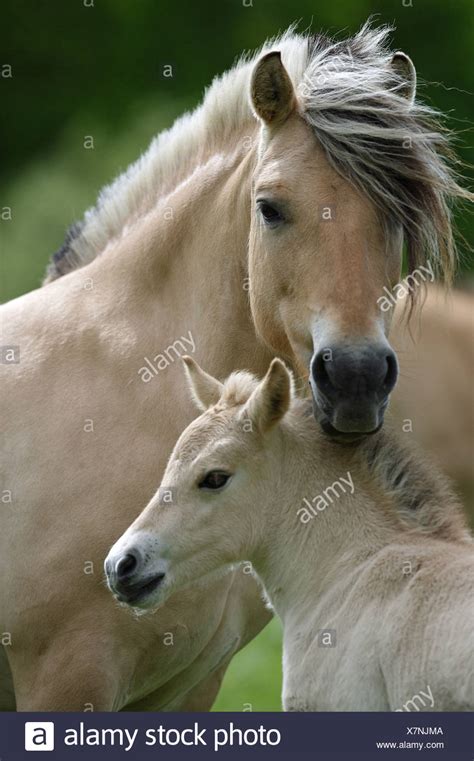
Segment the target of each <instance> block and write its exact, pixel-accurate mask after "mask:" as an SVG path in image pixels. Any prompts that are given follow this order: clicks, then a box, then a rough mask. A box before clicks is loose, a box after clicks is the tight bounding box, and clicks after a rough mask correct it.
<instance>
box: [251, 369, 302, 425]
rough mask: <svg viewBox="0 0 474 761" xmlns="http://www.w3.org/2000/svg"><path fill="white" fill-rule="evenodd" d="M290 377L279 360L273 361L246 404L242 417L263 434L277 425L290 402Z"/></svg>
mask: <svg viewBox="0 0 474 761" xmlns="http://www.w3.org/2000/svg"><path fill="white" fill-rule="evenodd" d="M291 386H292V381H291V375H290V373H289V372H288V370H287V369H286V367H285V365H284V364H283V362H282V361H281V360H280V359H274V360H273V361H272V363H271V365H270V367H269V369H268V371H267V374H266V375H265V377H264V379H263V380H262V381H261V382H260V383H259V384H258V386H257V388H256V389H255V391H254V392H253V393H252V395H251V396H250V398H249V400H248V402H247V403H246V405H245V407H244V409H243V411H242V417H245V418H246V419H248V420H250V421H251V422H252V423H254V424H255V426H256V427H257V428H258V429H259V430H260V431H262V433H265V432H266V431H268V430H270V428H272V427H273V426H274V425H276V423H278V422H279V421H280V420H281V419H282V417H283V416H284V415H285V413H286V412H287V411H288V408H289V406H290V402H291Z"/></svg>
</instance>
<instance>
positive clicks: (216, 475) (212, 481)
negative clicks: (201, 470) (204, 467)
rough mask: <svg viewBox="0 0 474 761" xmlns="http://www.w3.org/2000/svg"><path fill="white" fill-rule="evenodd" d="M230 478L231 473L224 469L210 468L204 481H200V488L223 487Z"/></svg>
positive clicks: (215, 488)
mask: <svg viewBox="0 0 474 761" xmlns="http://www.w3.org/2000/svg"><path fill="white" fill-rule="evenodd" d="M229 478H230V473H225V472H224V471H223V470H210V471H209V473H206V475H205V476H204V478H203V479H202V481H200V482H199V483H198V488H199V489H213V490H214V491H216V490H217V489H222V488H223V487H224V486H225V485H226V483H227V481H228V480H229Z"/></svg>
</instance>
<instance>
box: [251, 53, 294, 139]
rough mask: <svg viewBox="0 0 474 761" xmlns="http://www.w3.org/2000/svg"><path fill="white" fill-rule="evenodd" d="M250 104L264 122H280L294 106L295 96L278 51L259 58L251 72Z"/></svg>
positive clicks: (271, 123)
mask: <svg viewBox="0 0 474 761" xmlns="http://www.w3.org/2000/svg"><path fill="white" fill-rule="evenodd" d="M250 94H251V98H252V105H253V107H254V109H255V113H256V114H257V116H259V117H260V119H262V120H263V121H264V122H265V124H269V125H273V124H282V123H283V122H284V121H285V119H287V118H288V116H289V115H290V114H291V112H292V111H293V110H294V108H295V107H296V96H295V91H294V89H293V85H292V82H291V79H290V77H289V76H288V72H287V71H286V69H285V67H284V66H283V64H282V62H281V55H280V53H279V52H278V51H273V52H272V53H267V55H264V56H263V58H260V60H259V61H258V63H257V65H256V66H255V69H254V70H253V74H252V82H251V86H250Z"/></svg>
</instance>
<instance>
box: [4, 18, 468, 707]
mask: <svg viewBox="0 0 474 761" xmlns="http://www.w3.org/2000/svg"><path fill="white" fill-rule="evenodd" d="M388 31H389V30H387V29H372V28H371V27H369V26H367V25H366V26H365V27H364V28H363V29H362V30H361V31H360V32H359V33H358V34H356V35H355V36H354V37H352V38H349V39H347V40H344V41H342V42H333V41H331V40H328V39H327V38H324V37H316V38H306V37H302V36H298V35H295V34H294V33H293V32H289V33H288V34H286V35H285V36H283V37H282V38H280V39H278V40H277V41H274V42H273V43H272V44H271V45H269V46H267V47H266V48H265V49H264V50H263V51H261V53H259V54H258V56H256V57H254V58H253V59H251V60H246V61H244V62H240V63H239V64H238V65H237V66H236V67H235V68H234V69H232V70H231V71H230V72H228V73H227V74H225V75H224V76H223V77H222V78H220V79H218V80H217V81H216V82H215V83H214V84H213V85H212V87H211V88H210V90H209V91H208V92H207V94H206V96H205V98H204V102H203V104H202V105H201V106H200V107H199V108H198V109H197V110H196V111H195V112H194V113H192V114H190V115H187V116H185V117H184V118H183V119H181V120H179V121H178V122H177V123H176V124H175V125H174V126H173V127H172V129H171V130H169V131H168V132H166V133H164V134H162V135H160V136H159V137H158V138H157V139H156V140H155V141H153V142H152V144H151V146H150V148H149V150H148V152H147V153H145V154H144V155H143V156H142V158H140V159H139V161H138V162H137V163H136V164H134V165H133V166H132V167H130V168H129V169H128V170H127V171H126V172H125V173H124V174H123V175H122V176H121V177H119V178H118V179H117V180H116V181H115V182H114V183H113V184H112V185H111V186H110V187H108V188H106V189H105V190H104V191H103V192H102V193H101V195H100V197H99V200H98V203H97V206H96V207H95V208H94V209H91V210H89V211H88V212H87V213H86V215H85V218H84V220H83V222H82V223H80V224H79V225H76V226H75V227H74V228H73V229H72V230H71V231H70V233H69V235H68V238H67V239H66V242H65V244H64V246H63V248H62V249H61V250H60V251H59V252H58V253H57V254H56V255H55V257H54V261H53V263H52V265H51V267H50V270H49V275H48V278H47V285H46V287H44V288H41V289H39V290H37V291H34V292H32V293H29V294H27V295H25V296H23V297H21V298H19V299H17V300H15V301H13V302H11V303H9V304H7V305H5V306H4V307H3V312H2V318H3V324H4V326H5V329H4V336H3V340H2V343H3V344H4V345H7V346H13V347H17V348H16V349H13V350H10V353H11V352H12V351H13V357H14V361H13V362H11V363H10V364H8V365H6V364H2V371H3V375H4V376H5V381H4V384H5V390H6V393H5V394H4V395H3V396H4V398H7V399H8V408H7V409H6V411H5V412H4V414H3V421H4V433H5V435H4V437H3V441H4V442H5V445H6V446H5V451H4V453H3V454H2V461H3V463H4V468H5V478H4V479H3V481H4V483H3V488H4V491H3V493H2V502H3V505H2V517H1V520H2V526H1V531H0V571H1V573H2V578H3V580H4V583H3V584H2V590H1V603H0V633H2V639H1V642H2V644H3V645H4V648H3V658H2V659H1V661H0V669H1V672H2V674H3V678H2V689H3V695H2V699H1V706H2V707H3V708H9V707H10V708H12V707H13V705H14V704H13V701H12V694H13V691H12V681H11V677H10V672H9V670H8V669H10V670H11V675H12V677H13V684H14V691H15V697H16V706H17V708H18V709H19V710H78V711H82V710H90V709H91V708H93V709H94V710H96V711H97V710H119V709H122V708H124V707H127V708H133V709H143V710H145V709H150V710H168V709H169V710H173V709H174V710H191V709H201V710H205V709H207V708H209V707H210V706H211V705H212V702H213V700H214V698H215V695H216V694H217V690H218V687H219V684H220V680H221V678H222V674H223V672H224V670H225V667H226V664H227V663H228V662H229V660H230V658H231V657H232V655H233V654H234V653H235V652H236V651H237V650H238V649H239V648H241V647H243V646H244V645H245V643H246V642H248V641H249V640H250V639H251V638H252V637H254V636H255V635H256V634H257V632H258V631H260V629H261V628H262V627H263V626H264V625H265V623H266V622H267V621H268V620H269V613H268V611H266V610H265V608H264V606H263V605H262V603H261V600H260V595H259V592H258V589H257V586H256V584H255V582H254V581H253V580H252V579H251V578H249V577H248V576H243V575H242V574H241V573H235V572H233V573H230V574H228V575H227V576H225V577H221V578H220V579H218V580H215V581H213V583H212V584H211V585H209V586H200V587H198V588H196V589H193V590H192V591H185V592H183V593H182V594H180V595H179V596H177V597H176V599H174V600H171V601H170V602H169V604H168V605H166V606H165V608H163V609H162V610H161V611H160V615H159V616H149V617H146V618H145V619H143V620H140V621H138V620H136V619H135V618H134V617H133V616H130V615H129V612H128V611H127V610H123V609H122V608H120V607H119V606H117V605H115V604H114V602H113V600H112V598H111V596H110V595H109V594H108V592H107V590H106V587H105V584H104V582H103V576H102V566H103V559H104V558H105V556H106V554H107V552H108V550H109V548H110V547H111V545H112V544H113V542H114V541H115V540H116V539H117V537H119V536H120V535H121V534H122V533H123V531H124V530H125V528H126V527H127V526H128V525H129V524H130V522H131V520H132V519H133V518H134V516H135V514H136V512H138V511H139V509H140V506H141V505H145V504H146V503H147V501H148V500H149V498H150V496H151V495H152V493H153V491H154V488H155V485H156V483H157V480H159V478H160V475H161V473H162V472H163V470H164V467H165V464H166V459H167V457H168V454H169V452H170V451H171V449H172V447H173V445H174V443H175V441H176V439H177V437H178V435H179V433H180V432H181V431H182V430H183V429H184V428H185V426H186V425H187V424H188V423H189V422H190V420H191V419H192V417H193V416H194V411H193V408H192V406H191V404H190V403H189V400H188V398H187V393H186V388H185V384H184V382H183V380H182V378H181V373H180V372H179V369H178V368H177V367H176V364H175V360H176V358H177V357H178V356H179V355H180V354H181V355H182V354H185V353H188V354H189V353H191V354H195V356H196V357H197V358H198V359H199V360H200V361H201V362H203V363H205V365H206V367H208V368H209V370H210V371H211V372H212V373H213V374H215V375H218V376H220V377H224V376H226V375H227V374H228V373H229V372H231V371H232V370H234V369H236V368H239V367H241V368H244V367H245V368H248V369H249V370H250V371H252V372H255V373H257V374H260V375H261V374H263V372H264V371H265V368H266V367H267V366H268V363H269V361H270V359H271V357H272V356H273V355H274V354H275V353H276V354H278V355H280V356H283V357H284V358H285V359H286V360H287V362H288V363H289V364H290V365H291V367H292V368H293V369H294V370H295V372H296V373H297V374H298V375H300V376H303V377H304V379H305V385H306V382H307V379H308V375H309V376H310V380H311V384H312V388H313V391H314V396H315V402H316V403H315V412H316V415H317V417H318V419H319V420H320V422H321V425H322V426H323V427H324V429H325V430H326V431H327V433H328V434H333V435H335V436H338V437H340V438H342V439H344V438H345V437H347V438H349V439H350V438H352V437H356V436H358V435H360V434H363V433H367V432H370V431H371V430H373V429H374V428H375V427H377V426H378V425H379V424H380V423H381V420H382V416H383V410H384V407H385V405H386V401H387V396H388V393H389V391H390V389H391V388H392V386H393V384H394V383H395V379H396V360H395V356H394V353H393V351H392V349H391V348H390V346H389V344H388V340H387V338H386V334H387V333H388V329H389V324H390V321H391V313H390V312H386V313H382V312H381V310H380V309H379V306H378V304H377V298H379V297H380V295H381V294H382V293H383V288H384V286H385V287H387V288H391V287H392V286H393V285H394V284H395V283H396V281H397V279H398V278H399V276H400V261H401V247H402V242H403V240H405V243H406V248H407V252H408V257H409V262H410V267H411V268H412V267H415V266H418V265H422V264H423V262H425V263H426V262H427V258H428V256H429V257H430V263H431V265H432V266H433V267H434V268H436V269H438V270H439V271H440V272H441V274H445V275H448V276H449V274H450V271H451V269H452V263H453V258H454V248H453V242H452V236H451V227H450V216H449V212H448V202H450V201H451V200H453V199H454V198H456V197H459V196H464V195H466V194H465V192H464V191H463V190H462V189H461V188H460V187H459V186H458V185H457V183H456V181H455V180H454V179H453V175H452V172H451V170H450V168H449V164H448V162H447V159H446V158H445V157H443V154H444V152H445V148H446V139H445V137H443V135H442V133H441V132H440V130H439V127H438V126H437V115H436V113H434V112H433V111H432V110H430V109H428V108H426V107H425V106H422V105H420V104H419V103H418V102H417V101H416V99H415V73H414V69H413V65H412V64H411V62H410V61H409V59H408V58H407V57H406V56H405V55H404V54H402V53H395V54H393V53H392V52H390V50H389V49H388V47H387V35H388ZM282 62H283V63H282ZM249 93H251V99H250V98H249ZM252 106H253V108H252ZM216 328H217V329H216ZM323 349H327V350H328V351H327V352H326V353H324V352H323ZM331 358H332V360H333V361H332V362H329V361H327V362H325V363H324V361H325V360H329V359H331ZM323 363H324V364H323ZM157 432H159V434H158V435H157ZM122 570H124V569H122ZM124 572H125V570H124ZM6 658H8V664H7V660H6Z"/></svg>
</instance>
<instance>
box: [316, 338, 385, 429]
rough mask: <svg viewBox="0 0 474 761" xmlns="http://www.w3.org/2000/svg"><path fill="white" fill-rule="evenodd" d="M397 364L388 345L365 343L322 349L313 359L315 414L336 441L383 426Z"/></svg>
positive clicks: (323, 427)
mask: <svg viewBox="0 0 474 761" xmlns="http://www.w3.org/2000/svg"><path fill="white" fill-rule="evenodd" d="M397 375H398V365H397V359H396V356H395V353H394V352H393V351H392V349H391V348H390V346H389V345H388V344H372V343H368V342H364V343H361V344H359V345H358V346H354V345H353V344H347V345H346V344H342V345H336V346H329V347H326V348H323V349H321V350H319V351H318V352H317V353H316V354H315V355H314V356H313V358H312V360H311V369H310V384H311V389H312V392H313V398H314V402H315V404H314V414H315V417H316V419H317V420H318V421H319V423H320V425H321V427H322V429H323V430H324V431H325V433H327V434H328V435H329V436H332V437H333V438H340V439H341V440H354V439H356V438H358V437H360V436H365V435H368V434H370V433H375V432H376V431H377V430H378V429H379V428H380V427H381V425H382V424H383V418H384V413H385V409H386V407H387V404H388V397H389V394H390V392H391V390H392V389H393V387H394V386H395V383H396V380H397Z"/></svg>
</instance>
